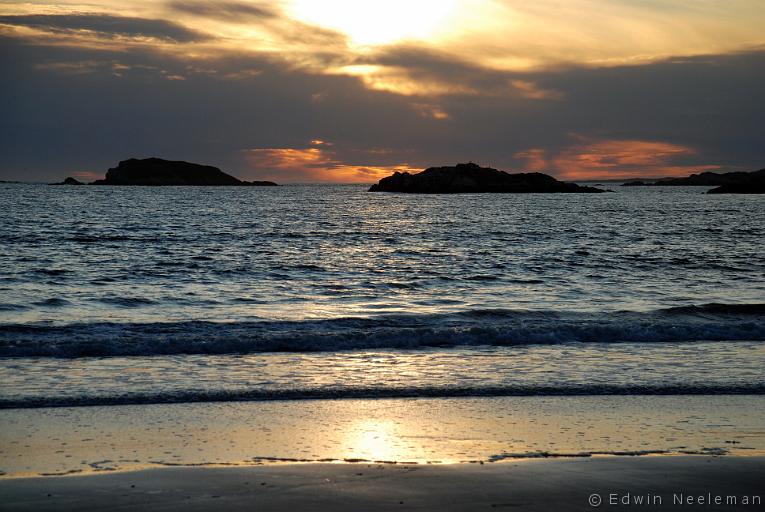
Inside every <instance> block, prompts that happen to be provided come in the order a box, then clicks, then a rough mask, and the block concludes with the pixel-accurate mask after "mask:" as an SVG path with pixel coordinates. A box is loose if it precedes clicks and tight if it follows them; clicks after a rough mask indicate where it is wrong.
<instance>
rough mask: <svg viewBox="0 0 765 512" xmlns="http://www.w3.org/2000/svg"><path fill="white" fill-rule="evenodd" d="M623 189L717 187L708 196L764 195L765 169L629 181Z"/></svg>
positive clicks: (623, 185)
mask: <svg viewBox="0 0 765 512" xmlns="http://www.w3.org/2000/svg"><path fill="white" fill-rule="evenodd" d="M621 186H622V187H681V186H682V187H717V188H715V189H712V190H710V191H709V192H708V194H762V193H764V192H763V191H764V190H765V169H760V170H759V171H754V172H724V173H717V172H702V173H698V174H691V175H690V176H686V177H684V178H662V179H660V180H656V181H652V182H647V181H629V182H626V183H623V184H622V185H621Z"/></svg>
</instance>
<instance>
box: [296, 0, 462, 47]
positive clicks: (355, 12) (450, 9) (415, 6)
mask: <svg viewBox="0 0 765 512" xmlns="http://www.w3.org/2000/svg"><path fill="white" fill-rule="evenodd" d="M457 4H458V2H457V0H415V1H412V0H387V1H385V2H377V1H375V2H369V1H359V0H324V1H322V2H317V1H316V0H294V1H293V2H292V3H291V5H290V6H289V12H290V13H291V15H292V16H293V17H294V18H296V19H299V20H301V21H303V22H306V23H311V24H315V25H320V26H323V27H326V28H331V29H335V30H338V31H340V32H343V33H344V34H346V35H347V36H348V37H349V38H350V39H351V41H352V42H353V43H355V44H357V45H360V46H365V45H380V44H390V43H394V42H397V41H401V40H404V39H426V38H429V37H432V36H433V35H434V34H435V33H437V32H438V31H439V30H442V29H443V27H444V26H445V25H446V24H447V23H448V22H449V21H450V18H452V17H454V15H455V14H456V7H457Z"/></svg>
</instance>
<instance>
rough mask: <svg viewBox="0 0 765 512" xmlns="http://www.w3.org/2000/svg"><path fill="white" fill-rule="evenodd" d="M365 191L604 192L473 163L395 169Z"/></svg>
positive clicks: (553, 179) (456, 192)
mask: <svg viewBox="0 0 765 512" xmlns="http://www.w3.org/2000/svg"><path fill="white" fill-rule="evenodd" d="M369 191H370V192H404V193H407V194H461V193H479V192H494V193H577V192H579V193H600V192H605V190H601V189H599V188H594V187H585V186H580V185H576V184H574V183H564V182H562V181H558V180H556V179H555V178H553V177H552V176H548V175H547V174H542V173H538V172H533V173H519V174H510V173H507V172H504V171H499V170H497V169H492V168H490V167H481V166H479V165H478V164H474V163H468V164H457V165H456V166H454V167H430V168H429V169H425V170H424V171H422V172H419V173H417V174H410V173H408V172H404V173H401V172H396V173H395V174H393V175H392V176H388V177H387V178H383V179H381V180H380V182H379V183H378V184H376V185H372V187H371V188H370V189H369Z"/></svg>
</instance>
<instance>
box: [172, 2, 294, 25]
mask: <svg viewBox="0 0 765 512" xmlns="http://www.w3.org/2000/svg"><path fill="white" fill-rule="evenodd" d="M167 7H168V8H169V9H170V10H172V11H176V12H180V13H185V14H192V15H194V16H201V17H204V18H208V19H218V20H224V21H227V22H231V23H251V22H252V21H253V20H263V19H271V18H276V17H278V16H281V13H280V12H279V11H278V10H276V9H274V8H273V7H272V6H270V5H266V4H265V3H260V4H253V3H243V2H227V1H221V2H216V1H197V2H194V1H190V2H187V1H173V2H168V4H167Z"/></svg>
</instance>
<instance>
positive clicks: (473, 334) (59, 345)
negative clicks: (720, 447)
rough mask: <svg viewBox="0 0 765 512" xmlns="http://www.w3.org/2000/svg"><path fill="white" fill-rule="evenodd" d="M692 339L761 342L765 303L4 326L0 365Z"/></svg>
mask: <svg viewBox="0 0 765 512" xmlns="http://www.w3.org/2000/svg"><path fill="white" fill-rule="evenodd" d="M694 341H765V304H741V305H733V304H706V305H702V306H685V307H676V308H668V309H661V310H657V311H651V312H630V311H621V312H594V313H587V312H560V311H516V310H485V309H484V310H471V311H464V312H460V313H451V314H420V315H415V314H412V315H383V316H376V317H371V318H337V319H329V320H306V321H247V322H229V323H223V322H217V323H216V322H203V321H186V322H165V323H112V322H96V323H74V324H68V325H48V324H0V357H61V358H76V357H91V356H98V357H108V356H151V355H170V354H248V353H257V352H319V351H340V350H357V349H383V348H399V349H408V348H411V349H413V348H422V347H456V346H479V345H494V346H513V345H531V344H560V343H592V342H596V343H620V342H626V343H659V342H694Z"/></svg>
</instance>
